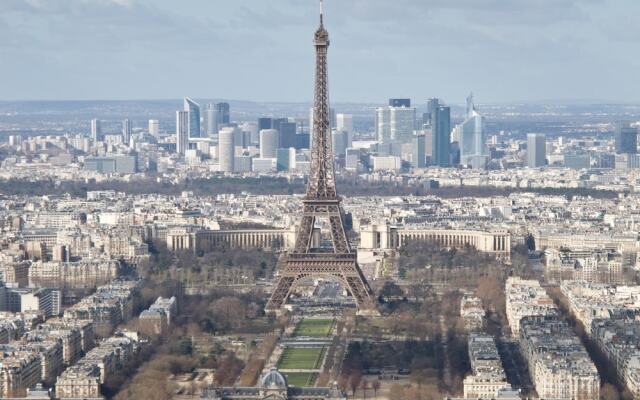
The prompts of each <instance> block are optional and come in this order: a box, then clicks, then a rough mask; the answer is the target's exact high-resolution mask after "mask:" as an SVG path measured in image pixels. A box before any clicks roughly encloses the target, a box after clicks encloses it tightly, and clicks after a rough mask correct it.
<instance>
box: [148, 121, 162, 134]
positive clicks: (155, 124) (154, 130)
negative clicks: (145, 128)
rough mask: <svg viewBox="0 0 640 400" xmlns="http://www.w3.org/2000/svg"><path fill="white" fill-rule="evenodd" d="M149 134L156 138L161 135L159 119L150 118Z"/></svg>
mask: <svg viewBox="0 0 640 400" xmlns="http://www.w3.org/2000/svg"><path fill="white" fill-rule="evenodd" d="M149 134H150V135H151V136H153V137H156V138H157V137H159V136H160V122H159V121H158V120H157V119H150V120H149Z"/></svg>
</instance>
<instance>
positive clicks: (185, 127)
mask: <svg viewBox="0 0 640 400" xmlns="http://www.w3.org/2000/svg"><path fill="white" fill-rule="evenodd" d="M188 148H189V112H188V111H176V152H177V153H178V154H180V155H183V156H184V155H185V154H186V152H187V149H188Z"/></svg>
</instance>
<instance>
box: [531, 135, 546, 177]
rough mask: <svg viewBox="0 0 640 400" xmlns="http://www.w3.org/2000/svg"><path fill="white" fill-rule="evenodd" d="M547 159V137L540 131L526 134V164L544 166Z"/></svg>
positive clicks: (532, 166) (534, 166) (533, 166)
mask: <svg viewBox="0 0 640 400" xmlns="http://www.w3.org/2000/svg"><path fill="white" fill-rule="evenodd" d="M546 159H547V137H546V136H545V135H544V134H542V133H529V134H527V166H528V167H529V168H539V167H544V166H545V164H546Z"/></svg>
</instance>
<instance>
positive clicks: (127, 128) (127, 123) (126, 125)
mask: <svg viewBox="0 0 640 400" xmlns="http://www.w3.org/2000/svg"><path fill="white" fill-rule="evenodd" d="M130 142H131V120H129V119H128V118H127V119H125V120H124V121H122V143H124V144H129V143H130Z"/></svg>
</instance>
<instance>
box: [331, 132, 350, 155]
mask: <svg viewBox="0 0 640 400" xmlns="http://www.w3.org/2000/svg"><path fill="white" fill-rule="evenodd" d="M331 140H332V146H333V155H334V156H335V157H341V158H342V157H345V155H346V153H347V147H349V134H348V133H347V131H339V130H336V131H335V132H333V134H332V135H331Z"/></svg>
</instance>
